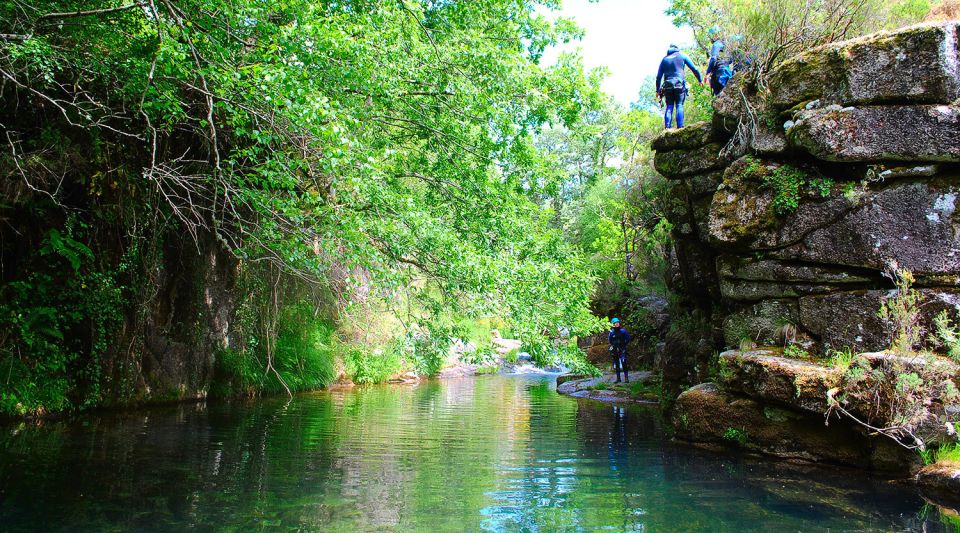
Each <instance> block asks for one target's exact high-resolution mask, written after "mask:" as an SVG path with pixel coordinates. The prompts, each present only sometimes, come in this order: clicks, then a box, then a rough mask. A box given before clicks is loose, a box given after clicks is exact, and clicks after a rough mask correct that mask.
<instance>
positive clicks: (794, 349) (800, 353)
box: [783, 344, 810, 359]
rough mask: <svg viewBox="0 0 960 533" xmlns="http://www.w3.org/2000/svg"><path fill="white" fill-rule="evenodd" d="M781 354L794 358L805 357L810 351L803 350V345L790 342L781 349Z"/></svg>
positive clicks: (808, 355)
mask: <svg viewBox="0 0 960 533" xmlns="http://www.w3.org/2000/svg"><path fill="white" fill-rule="evenodd" d="M783 355H785V356H786V357H791V358H794V359H805V358H807V357H810V352H808V351H806V350H804V349H803V347H801V346H800V345H798V344H790V345H789V346H787V347H786V348H784V349H783Z"/></svg>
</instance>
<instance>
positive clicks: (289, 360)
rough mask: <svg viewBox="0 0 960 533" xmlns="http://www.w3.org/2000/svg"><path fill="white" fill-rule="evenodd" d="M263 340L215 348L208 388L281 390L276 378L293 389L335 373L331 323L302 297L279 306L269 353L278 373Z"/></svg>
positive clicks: (228, 392) (221, 391)
mask: <svg viewBox="0 0 960 533" xmlns="http://www.w3.org/2000/svg"><path fill="white" fill-rule="evenodd" d="M266 346H267V344H266V343H265V342H250V343H248V344H247V345H246V346H245V347H243V349H237V348H224V349H221V350H219V351H218V352H217V354H216V355H215V357H214V379H213V381H212V383H211V386H210V394H211V395H212V396H214V397H229V396H236V395H245V396H255V395H257V394H260V393H262V392H267V393H281V392H285V390H286V389H285V388H284V387H283V384H281V383H280V381H279V379H283V383H284V384H286V386H287V387H289V388H290V390H291V391H304V390H313V389H319V388H322V387H325V386H326V385H327V384H329V383H330V382H331V381H333V379H334V378H335V377H336V376H335V371H334V361H335V358H336V357H337V356H339V355H340V352H341V349H342V346H341V344H340V342H339V341H338V340H337V337H336V334H335V329H334V327H333V325H332V324H331V323H329V322H327V321H326V320H324V319H323V318H320V317H318V316H316V314H315V313H314V310H313V308H312V307H311V306H310V305H309V304H307V303H305V302H300V303H296V304H290V305H287V306H284V307H283V308H282V309H281V310H280V313H279V316H278V320H277V332H276V341H275V343H273V347H274V349H273V352H272V355H271V358H272V361H271V362H272V367H273V369H274V370H275V371H276V373H274V372H273V371H271V370H269V369H268V367H267V360H268V356H267V353H266ZM344 357H345V358H346V357H347V356H344ZM348 366H349V365H348ZM278 374H279V379H278Z"/></svg>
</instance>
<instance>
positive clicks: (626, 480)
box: [0, 376, 952, 532]
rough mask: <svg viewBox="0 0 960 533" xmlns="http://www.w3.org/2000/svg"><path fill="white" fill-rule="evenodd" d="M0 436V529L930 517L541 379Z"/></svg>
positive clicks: (886, 525) (914, 504) (676, 527)
mask: <svg viewBox="0 0 960 533" xmlns="http://www.w3.org/2000/svg"><path fill="white" fill-rule="evenodd" d="M0 431H2V435H0V530H4V531H18V530H22V531H141V530H143V531H186V530H193V531H278V532H279V531H298V530H300V531H393V530H398V531H400V530H402V531H408V530H417V531H461V530H465V531H486V530H491V531H558V530H561V531H562V530H585V531H593V530H609V531H827V530H830V531H864V530H877V531H904V530H920V529H922V528H926V530H927V531H942V530H944V526H943V525H942V524H941V523H940V522H939V520H940V518H939V515H938V513H937V511H935V510H934V511H932V512H931V511H929V509H928V510H926V511H925V510H924V503H923V500H922V499H921V498H920V497H919V496H918V495H917V494H916V493H914V492H913V491H912V490H911V489H909V488H899V489H897V488H894V487H891V486H889V485H887V484H884V483H882V482H879V481H871V480H870V479H868V478H866V477H863V476H862V475H860V474H857V473H855V472H851V471H842V470H838V469H810V468H798V467H789V466H784V465H782V464H778V463H775V462H772V461H765V460H760V459H750V458H744V457H738V456H728V455H716V454H712V453H709V452H705V451H700V450H697V449H694V448H690V447H687V446H683V445H679V444H673V443H671V442H670V441H668V440H666V439H664V437H663V436H662V429H661V423H660V422H659V421H658V417H657V414H656V412H655V411H653V410H650V409H644V408H640V407H627V408H620V407H612V406H609V405H605V404H599V403H594V402H590V401H587V400H576V399H572V398H568V397H564V396H560V395H558V394H557V393H556V392H555V390H554V385H553V379H552V378H549V377H499V376H498V377H483V378H476V379H463V380H453V381H447V382H440V383H436V382H434V383H426V384H421V385H418V386H382V387H367V388H358V389H355V390H352V391H332V392H322V393H316V394H310V395H303V396H298V397H296V398H294V399H293V400H291V401H287V399H285V398H283V399H268V400H258V401H250V402H243V403H236V402H235V403H230V404H210V405H184V406H177V407H169V408H162V409H152V410H146V411H139V412H136V413H128V414H109V415H101V416H90V417H88V418H85V419H83V420H80V421H75V422H69V423H67V422H47V423H45V424H43V425H41V426H36V425H23V424H21V425H16V426H8V427H3V428H0ZM951 531H952V529H951Z"/></svg>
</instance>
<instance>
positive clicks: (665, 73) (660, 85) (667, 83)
mask: <svg viewBox="0 0 960 533" xmlns="http://www.w3.org/2000/svg"><path fill="white" fill-rule="evenodd" d="M684 67H687V68H689V69H690V70H691V71H693V75H694V76H695V77H696V78H697V81H698V82H700V83H701V84H702V83H703V78H702V77H701V76H700V71H699V70H697V67H695V66H693V62H691V61H690V58H688V57H687V56H685V55H684V54H683V53H682V52H680V49H679V48H677V46H676V45H673V44H671V45H670V48H669V49H667V55H666V57H664V58H663V60H661V61H660V69H659V70H657V97H658V98H662V99H664V100H666V104H667V106H666V110H665V111H664V113H663V124H664V126H665V127H666V128H667V129H670V128H671V127H673V115H674V113H676V116H677V127H678V128H682V127H683V102H684V100H686V98H687V81H686V76H685V74H684Z"/></svg>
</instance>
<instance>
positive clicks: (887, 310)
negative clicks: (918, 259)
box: [877, 261, 924, 354]
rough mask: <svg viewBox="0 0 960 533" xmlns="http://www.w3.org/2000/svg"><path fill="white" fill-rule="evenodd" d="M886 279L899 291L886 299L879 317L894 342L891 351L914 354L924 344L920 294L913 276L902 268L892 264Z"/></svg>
mask: <svg viewBox="0 0 960 533" xmlns="http://www.w3.org/2000/svg"><path fill="white" fill-rule="evenodd" d="M884 275H885V276H886V277H887V278H889V279H890V280H891V281H893V283H894V285H895V286H896V291H895V293H894V295H893V296H890V297H888V298H884V299H883V301H882V302H881V304H880V311H879V312H878V313H877V316H878V317H879V318H880V319H881V320H882V321H883V322H884V324H885V325H886V327H887V333H888V335H889V337H890V339H891V343H890V349H891V350H893V351H895V352H898V353H902V354H907V353H912V352H913V350H914V349H915V348H916V347H917V346H918V345H919V344H920V342H921V341H922V340H923V333H924V330H923V326H922V325H921V324H920V301H921V298H922V296H921V294H920V292H919V291H917V290H916V289H914V288H913V283H914V278H913V273H912V272H910V271H909V270H907V269H904V268H900V266H899V265H898V264H897V262H896V261H892V262H891V263H890V264H889V265H888V266H887V270H886V271H885V272H884Z"/></svg>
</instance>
